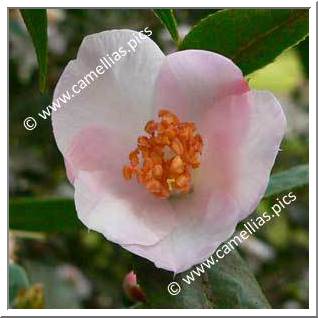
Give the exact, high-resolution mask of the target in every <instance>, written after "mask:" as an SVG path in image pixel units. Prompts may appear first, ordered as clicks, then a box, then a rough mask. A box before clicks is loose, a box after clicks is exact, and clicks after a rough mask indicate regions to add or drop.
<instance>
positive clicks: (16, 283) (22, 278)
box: [9, 263, 30, 305]
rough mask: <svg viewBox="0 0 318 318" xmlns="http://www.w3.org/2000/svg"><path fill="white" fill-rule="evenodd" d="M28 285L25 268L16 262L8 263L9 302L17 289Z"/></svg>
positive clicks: (13, 298) (15, 294) (14, 296)
mask: <svg viewBox="0 0 318 318" xmlns="http://www.w3.org/2000/svg"><path fill="white" fill-rule="evenodd" d="M29 286H30V283H29V279H28V277H27V274H26V272H25V270H24V269H23V268H22V267H21V266H20V265H17V264H14V263H12V264H10V265H9V303H10V305H12V303H13V301H14V300H15V298H16V296H17V295H18V293H19V291H20V290H21V289H23V288H28V287H29Z"/></svg>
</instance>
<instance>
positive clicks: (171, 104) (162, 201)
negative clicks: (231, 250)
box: [52, 30, 286, 273]
mask: <svg viewBox="0 0 318 318" xmlns="http://www.w3.org/2000/svg"><path fill="white" fill-rule="evenodd" d="M137 36H138V33H137V32H134V31H131V30H112V31H105V32H101V33H98V34H93V35H90V36H87V37H86V38H85V39H84V40H83V42H82V44H81V46H80V49H79V52H78V54H77V58H76V60H72V61H71V62H70V63H69V64H68V65H67V67H66V69H65V70H64V72H63V74H62V76H61V78H60V80H59V82H58V84H57V86H56V89H55V92H54V99H56V98H58V97H59V96H60V95H62V94H63V93H64V92H65V91H66V90H67V89H70V88H71V87H73V85H74V84H76V83H78V85H82V86H80V87H82V88H83V87H84V86H83V85H84V84H83V81H81V80H80V79H81V78H83V77H84V76H85V74H86V75H87V74H90V76H91V78H93V82H92V80H91V82H92V83H90V85H89V86H88V87H86V88H85V90H84V89H83V91H81V93H79V94H78V95H76V96H75V97H74V98H72V99H71V100H70V101H69V102H68V103H67V104H66V105H64V106H63V107H61V108H60V109H58V110H57V111H56V112H54V113H53V115H52V121H53V129H54V135H55V138H56V142H57V145H58V147H59V149H60V151H61V152H62V154H63V156H64V159H65V165H66V170H67V175H68V178H69V180H70V181H71V182H72V184H73V185H74V188H75V204H76V210H77V213H78V217H79V218H80V220H81V221H82V222H83V223H84V224H85V225H86V226H87V227H88V228H89V229H93V230H95V231H98V232H100V233H102V234H103V235H104V236H105V237H106V238H107V239H108V240H110V241H113V242H115V243H118V244H120V245H121V246H122V247H124V248H125V249H127V250H129V251H131V252H133V253H135V254H138V255H140V256H142V257H145V258H147V259H149V260H151V261H152V262H154V263H155V265H156V266H157V267H160V268H164V269H167V270H170V271H173V272H175V273H179V272H181V271H184V270H187V269H188V268H190V267H191V266H192V265H194V264H197V263H199V262H202V261H204V260H205V259H206V258H207V257H208V256H210V255H211V254H212V253H213V252H214V250H215V249H216V248H217V247H218V245H220V244H221V243H222V242H224V241H225V240H227V239H228V238H230V236H231V235H232V234H233V232H234V230H235V228H236V225H237V223H238V222H240V221H241V220H242V219H244V218H246V217H247V216H248V215H249V214H250V213H251V212H252V211H253V210H254V209H255V208H256V206H257V205H258V203H259V201H260V199H261V198H262V196H263V194H264V192H265V190H266V187H267V184H268V180H269V175H270V171H271V168H272V166H273V164H274V161H275V157H276V155H277V152H278V150H279V145H280V142H281V140H282V138H283V135H284V130H285V125H286V124H285V117H284V114H283V111H282V108H281V106H280V104H279V103H278V101H277V100H276V99H275V98H274V96H273V95H271V94H270V93H268V92H262V91H251V90H250V89H249V87H248V84H247V83H246V81H245V80H244V77H243V75H242V72H241V71H240V69H239V68H238V67H237V66H236V65H235V64H233V62H232V61H231V60H229V59H228V58H226V57H224V56H221V55H219V54H216V53H212V52H208V51H201V50H186V51H181V52H176V53H173V54H170V55H168V56H165V55H164V54H163V53H162V51H161V50H160V49H159V47H158V46H157V45H156V44H155V43H154V42H153V41H152V40H151V39H150V38H148V37H146V36H145V35H144V34H143V36H142V40H140V41H138V46H136V48H135V47H134V49H133V50H131V49H129V48H130V46H129V45H128V43H131V42H129V41H131V39H135V42H136V43H137V40H136V39H137ZM111 52H117V53H118V52H121V53H120V54H121V56H120V57H118V55H116V54H112V55H111ZM124 53H125V54H124ZM106 54H108V56H109V57H111V56H117V59H115V60H114V61H113V62H114V64H112V65H111V67H109V69H107V70H106V71H105V69H104V73H103V74H102V75H99V76H98V74H99V73H102V71H101V70H102V69H103V66H102V65H99V69H98V68H97V66H96V65H98V64H101V61H102V59H101V57H105V56H106ZM112 60H113V59H112ZM104 61H105V59H104ZM92 71H93V72H94V73H95V75H96V73H98V74H97V76H95V75H94V73H92ZM97 77H98V78H97ZM76 90H78V87H76ZM76 93H77V91H76Z"/></svg>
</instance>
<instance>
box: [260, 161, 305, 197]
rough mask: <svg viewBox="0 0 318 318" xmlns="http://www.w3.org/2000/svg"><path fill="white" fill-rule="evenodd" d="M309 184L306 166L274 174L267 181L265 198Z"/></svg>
mask: <svg viewBox="0 0 318 318" xmlns="http://www.w3.org/2000/svg"><path fill="white" fill-rule="evenodd" d="M308 182H309V170H308V165H299V166H296V167H293V168H291V169H289V170H285V171H283V172H279V173H276V174H274V175H273V176H272V177H271V178H270V181H269V184H268V187H267V190H266V193H265V197H269V196H271V195H274V194H278V193H281V192H283V191H287V190H290V189H294V188H297V187H301V186H303V185H305V184H308Z"/></svg>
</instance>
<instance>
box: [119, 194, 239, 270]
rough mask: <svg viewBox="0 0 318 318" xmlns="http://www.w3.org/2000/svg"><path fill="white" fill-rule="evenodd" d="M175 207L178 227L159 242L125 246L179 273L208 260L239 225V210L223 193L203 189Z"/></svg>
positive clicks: (157, 264)
mask: <svg viewBox="0 0 318 318" xmlns="http://www.w3.org/2000/svg"><path fill="white" fill-rule="evenodd" d="M194 191H196V190H194ZM174 209H175V211H174V212H175V213H176V215H177V217H178V221H177V226H176V227H175V229H174V230H173V231H172V232H171V234H169V235H168V236H166V237H165V238H164V239H163V240H161V241H160V242H159V243H157V244H155V245H153V246H142V245H124V246H123V247H124V248H126V249H127V250H129V251H131V252H133V253H135V254H138V255H140V256H142V257H145V258H147V259H149V260H151V261H152V262H154V263H155V265H156V266H157V267H159V268H163V269H166V270H169V271H173V272H174V273H180V272H183V271H185V270H187V269H189V268H190V267H191V266H193V265H194V264H197V263H200V262H202V261H204V260H206V259H207V258H208V257H209V256H210V255H211V254H212V253H213V252H214V250H215V249H216V248H217V247H218V246H219V244H221V243H222V242H224V241H225V240H226V239H228V238H229V237H230V236H231V235H232V234H233V232H234V230H235V227H236V224H237V218H238V209H237V207H236V205H235V202H234V201H233V200H232V198H231V197H229V196H227V195H226V194H224V193H215V194H214V195H211V193H209V192H207V193H203V192H201V191H200V192H198V193H196V194H193V195H189V196H188V197H185V198H182V199H180V200H179V201H178V202H176V204H175V205H174Z"/></svg>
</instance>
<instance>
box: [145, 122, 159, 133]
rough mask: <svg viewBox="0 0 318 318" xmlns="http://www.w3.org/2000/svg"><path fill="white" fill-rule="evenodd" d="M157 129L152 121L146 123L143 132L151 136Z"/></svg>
mask: <svg viewBox="0 0 318 318" xmlns="http://www.w3.org/2000/svg"><path fill="white" fill-rule="evenodd" d="M156 129H157V123H156V122H155V121H154V120H150V121H148V123H147V124H146V126H145V132H147V133H148V134H150V135H152V134H153V133H154V132H155V131H156Z"/></svg>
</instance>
